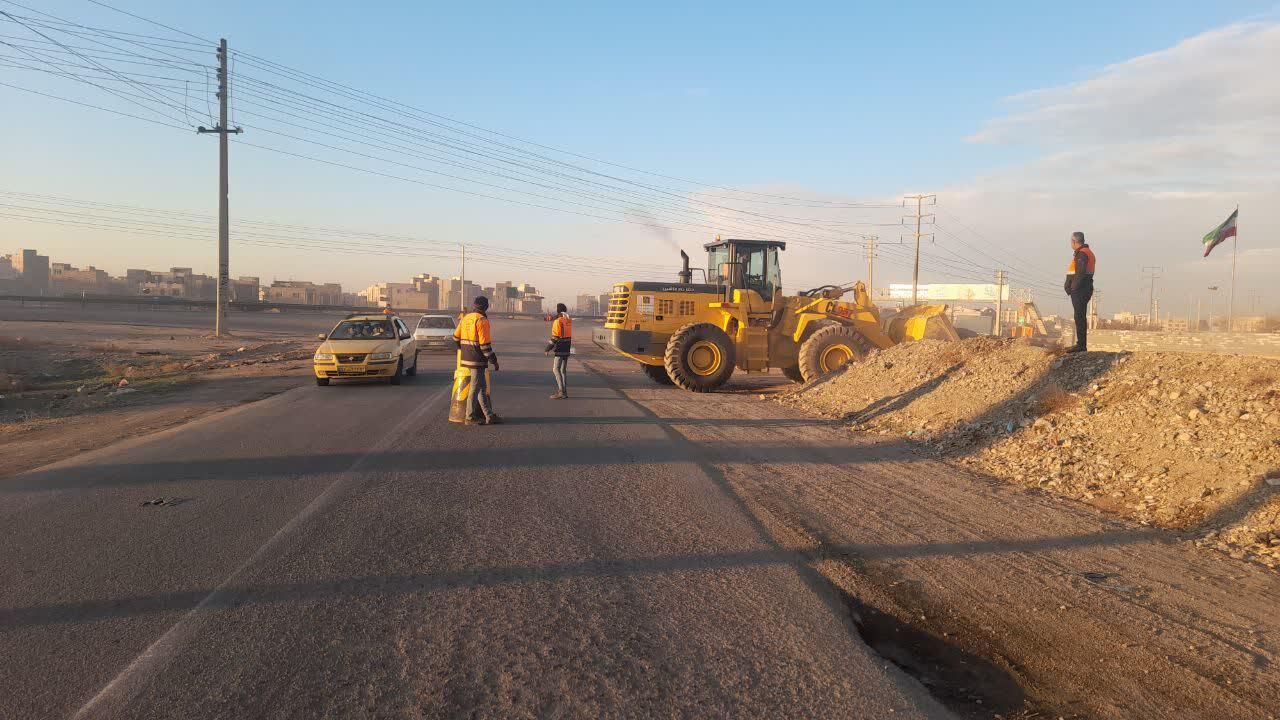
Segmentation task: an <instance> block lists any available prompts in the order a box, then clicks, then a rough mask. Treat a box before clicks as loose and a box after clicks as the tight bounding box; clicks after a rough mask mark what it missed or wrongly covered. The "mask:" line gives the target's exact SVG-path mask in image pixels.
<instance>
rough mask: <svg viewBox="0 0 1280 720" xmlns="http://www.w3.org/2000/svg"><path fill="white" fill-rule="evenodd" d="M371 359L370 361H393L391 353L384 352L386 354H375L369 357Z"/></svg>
mask: <svg viewBox="0 0 1280 720" xmlns="http://www.w3.org/2000/svg"><path fill="white" fill-rule="evenodd" d="M369 359H370V360H390V359H391V353H389V352H384V353H373V354H372V355H370V356H369Z"/></svg>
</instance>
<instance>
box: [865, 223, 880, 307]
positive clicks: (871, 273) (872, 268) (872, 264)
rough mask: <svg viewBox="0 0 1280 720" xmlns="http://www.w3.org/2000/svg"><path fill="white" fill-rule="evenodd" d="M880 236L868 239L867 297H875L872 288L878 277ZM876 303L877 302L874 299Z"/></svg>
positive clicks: (871, 236)
mask: <svg viewBox="0 0 1280 720" xmlns="http://www.w3.org/2000/svg"><path fill="white" fill-rule="evenodd" d="M879 239H880V237H879V236H878V235H870V236H868V237H867V297H874V296H873V295H872V294H871V293H872V290H871V289H872V288H873V287H875V277H876V241H877V240H879ZM872 302H873V303H874V302H875V300H874V299H873V300H872Z"/></svg>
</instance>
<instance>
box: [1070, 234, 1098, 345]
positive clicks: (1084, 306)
mask: <svg viewBox="0 0 1280 720" xmlns="http://www.w3.org/2000/svg"><path fill="white" fill-rule="evenodd" d="M1096 265H1097V259H1096V258H1095V257H1094V256H1093V249H1092V248H1090V247H1089V244H1088V243H1086V242H1085V241H1084V233H1082V232H1079V231H1076V232H1073V233H1071V264H1070V265H1068V266H1067V282H1066V284H1065V285H1064V286H1063V289H1065V290H1066V291H1067V297H1069V298H1071V309H1072V310H1074V311H1075V315H1076V344H1075V346H1074V347H1072V348H1069V349H1068V350H1067V352H1070V353H1076V352H1087V351H1088V347H1089V345H1088V342H1087V338H1088V335H1089V317H1088V312H1089V300H1090V299H1091V298H1092V297H1093V271H1094V267H1095V266H1096Z"/></svg>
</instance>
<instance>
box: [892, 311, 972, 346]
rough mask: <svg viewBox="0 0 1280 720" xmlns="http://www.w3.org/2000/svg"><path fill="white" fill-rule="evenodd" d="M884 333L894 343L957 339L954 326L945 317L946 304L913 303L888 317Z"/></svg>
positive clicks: (958, 337)
mask: <svg viewBox="0 0 1280 720" xmlns="http://www.w3.org/2000/svg"><path fill="white" fill-rule="evenodd" d="M885 333H886V334H888V336H889V338H890V339H891V340H893V342H894V343H903V342H911V341H912V340H921V339H924V338H928V339H930V340H948V341H953V342H954V341H957V340H959V339H960V336H959V335H957V334H956V329H955V326H953V325H952V324H951V319H950V318H948V317H947V306H946V305H913V306H911V307H906V308H903V309H902V310H900V311H899V312H898V314H897V315H894V316H893V317H892V318H890V319H889V322H888V325H887V326H886V327H885Z"/></svg>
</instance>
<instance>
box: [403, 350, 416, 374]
mask: <svg viewBox="0 0 1280 720" xmlns="http://www.w3.org/2000/svg"><path fill="white" fill-rule="evenodd" d="M404 374H405V375H408V376H409V377H413V376H415V375H417V374H418V353H417V352H416V351H415V352H414V353H413V367H411V368H409V369H408V370H406V371H405V373H404Z"/></svg>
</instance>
